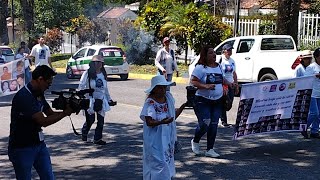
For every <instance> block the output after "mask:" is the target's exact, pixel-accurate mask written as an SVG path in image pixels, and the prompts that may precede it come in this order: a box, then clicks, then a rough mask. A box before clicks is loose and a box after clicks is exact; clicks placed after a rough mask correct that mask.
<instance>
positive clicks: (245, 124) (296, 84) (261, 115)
mask: <svg viewBox="0 0 320 180" xmlns="http://www.w3.org/2000/svg"><path fill="white" fill-rule="evenodd" d="M314 78H315V77H313V76H309V77H301V78H294V79H288V80H278V81H266V82H260V83H250V84H245V85H243V86H242V89H241V96H240V102H239V107H238V113H237V120H236V126H235V134H234V136H233V138H234V139H237V138H239V137H242V136H247V135H253V134H257V133H266V132H275V131H301V130H303V129H306V124H307V117H308V112H309V106H310V100H311V92H312V81H313V80H314Z"/></svg>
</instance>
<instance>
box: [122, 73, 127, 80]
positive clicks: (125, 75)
mask: <svg viewBox="0 0 320 180" xmlns="http://www.w3.org/2000/svg"><path fill="white" fill-rule="evenodd" d="M128 76H129V75H128V74H120V78H121V80H127V79H128Z"/></svg>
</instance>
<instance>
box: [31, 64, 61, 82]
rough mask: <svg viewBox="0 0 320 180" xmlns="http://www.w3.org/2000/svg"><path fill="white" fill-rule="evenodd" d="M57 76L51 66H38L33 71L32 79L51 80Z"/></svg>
mask: <svg viewBox="0 0 320 180" xmlns="http://www.w3.org/2000/svg"><path fill="white" fill-rule="evenodd" d="M55 75H57V73H56V72H55V71H54V70H52V69H51V68H50V67H49V66H47V65H41V66H37V67H36V68H35V69H34V70H33V72H32V79H38V78H39V77H40V76H42V77H43V78H44V79H49V78H51V77H52V76H55Z"/></svg>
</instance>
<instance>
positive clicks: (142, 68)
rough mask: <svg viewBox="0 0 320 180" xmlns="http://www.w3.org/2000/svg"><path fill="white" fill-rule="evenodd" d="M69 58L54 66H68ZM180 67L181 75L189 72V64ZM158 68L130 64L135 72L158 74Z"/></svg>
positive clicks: (54, 63) (56, 62) (131, 70)
mask: <svg viewBox="0 0 320 180" xmlns="http://www.w3.org/2000/svg"><path fill="white" fill-rule="evenodd" d="M67 61H68V59H65V60H59V61H55V62H52V66H53V67H54V68H66V65H67ZM178 67H179V76H182V75H184V74H185V73H187V72H188V66H186V65H184V64H178ZM157 71H158V70H157V68H156V67H155V66H154V65H142V66H139V65H130V73H135V74H156V73H157Z"/></svg>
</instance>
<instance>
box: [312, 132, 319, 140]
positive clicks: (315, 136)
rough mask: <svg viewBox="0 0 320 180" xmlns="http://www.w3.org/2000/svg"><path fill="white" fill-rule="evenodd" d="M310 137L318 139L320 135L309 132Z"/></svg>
mask: <svg viewBox="0 0 320 180" xmlns="http://www.w3.org/2000/svg"><path fill="white" fill-rule="evenodd" d="M310 138H316V139H320V135H319V134H318V133H314V134H310Z"/></svg>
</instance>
